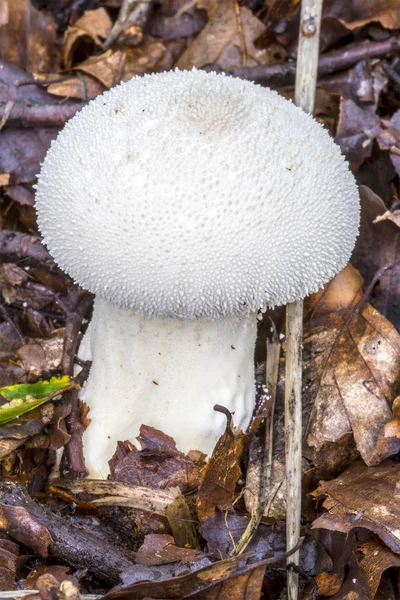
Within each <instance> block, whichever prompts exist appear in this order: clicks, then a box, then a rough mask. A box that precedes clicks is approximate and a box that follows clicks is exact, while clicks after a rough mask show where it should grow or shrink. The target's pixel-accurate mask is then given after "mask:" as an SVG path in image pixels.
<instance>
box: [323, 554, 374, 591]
mask: <svg viewBox="0 0 400 600" xmlns="http://www.w3.org/2000/svg"><path fill="white" fill-rule="evenodd" d="M331 600H372V598H371V594H370V593H369V589H368V583H367V580H366V578H365V575H364V573H363V571H362V569H361V567H360V565H359V563H358V561H357V558H356V556H355V554H353V555H352V557H351V560H350V562H349V565H348V568H347V570H346V578H345V580H344V583H343V586H342V587H341V588H340V590H339V591H338V592H337V593H336V594H335V595H334V596H331Z"/></svg>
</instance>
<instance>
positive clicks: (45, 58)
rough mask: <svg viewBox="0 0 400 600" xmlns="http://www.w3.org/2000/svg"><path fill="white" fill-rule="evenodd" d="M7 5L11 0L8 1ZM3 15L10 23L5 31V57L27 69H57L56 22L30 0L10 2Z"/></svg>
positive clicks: (3, 56) (42, 70)
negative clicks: (37, 8)
mask: <svg viewBox="0 0 400 600" xmlns="http://www.w3.org/2000/svg"><path fill="white" fill-rule="evenodd" d="M6 4H7V1H6ZM1 18H2V20H3V21H4V20H5V19H7V20H6V23H7V25H6V26H5V27H2V30H1V44H2V53H1V57H2V59H3V60H5V61H7V62H10V63H12V64H14V65H18V66H20V67H22V68H23V69H25V70H27V71H30V72H32V71H38V72H44V71H51V70H57V66H58V56H57V52H56V45H55V41H56V24H55V22H54V19H53V18H52V17H50V16H49V15H46V14H45V13H44V12H41V11H38V10H36V8H34V6H32V4H31V3H30V0H12V2H8V14H7V13H6V12H5V10H4V8H3V10H1Z"/></svg>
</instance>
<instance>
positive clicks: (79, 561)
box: [0, 482, 133, 585]
mask: <svg viewBox="0 0 400 600" xmlns="http://www.w3.org/2000/svg"><path fill="white" fill-rule="evenodd" d="M0 502H1V503H3V504H6V505H8V506H21V507H23V508H25V510H27V511H28V513H29V515H30V517H31V518H32V519H33V520H34V521H36V522H37V523H39V524H40V525H44V527H46V528H47V530H48V531H49V533H50V535H51V537H52V539H53V544H52V545H51V546H50V548H49V552H50V554H51V555H52V556H53V557H55V558H57V559H58V560H60V561H63V562H66V563H67V564H69V565H72V566H73V567H75V568H78V569H79V568H81V567H82V565H84V566H85V568H86V569H87V570H88V571H89V572H90V573H91V574H92V575H94V576H95V577H97V578H98V579H100V580H101V581H104V582H106V583H107V584H111V585H113V584H116V583H120V574H121V573H122V572H123V571H126V570H127V569H130V568H132V567H133V563H132V562H131V561H130V560H129V559H128V558H127V557H126V556H125V555H124V554H122V553H121V552H120V551H119V550H118V549H117V548H115V547H114V546H112V545H111V544H109V543H107V542H104V541H103V540H102V539H100V538H98V537H96V536H95V535H92V534H91V533H88V532H86V531H84V530H83V529H79V528H78V527H75V526H74V525H71V524H70V523H69V522H68V521H67V520H66V519H63V518H62V517H58V516H57V515H55V514H53V513H52V512H51V511H50V510H49V509H47V508H45V507H43V506H41V505H40V504H39V503H38V502H36V501H35V500H32V498H31V497H30V496H29V495H28V493H27V492H26V490H25V489H24V488H23V487H22V486H20V485H16V484H14V483H9V482H8V483H7V482H0Z"/></svg>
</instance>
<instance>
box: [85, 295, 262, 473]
mask: <svg viewBox="0 0 400 600" xmlns="http://www.w3.org/2000/svg"><path fill="white" fill-rule="evenodd" d="M256 332H257V319H256V315H255V314H252V315H250V316H247V317H243V316H230V317H223V318H221V319H219V320H213V321H211V320H207V319H204V318H200V319H196V320H194V321H187V320H183V319H160V318H157V317H146V316H143V315H138V314H136V313H135V312H134V311H133V310H126V309H121V308H117V307H115V306H113V305H112V304H110V303H109V302H107V301H105V300H102V299H101V298H98V297H97V298H96V301H95V307H94V313H93V319H92V322H91V324H90V328H89V330H88V333H87V334H86V336H85V338H84V340H83V343H82V344H81V350H80V356H81V357H82V358H86V359H91V360H92V361H93V364H92V368H91V371H90V374H89V378H88V381H87V383H86V385H85V386H84V388H83V391H82V393H81V398H82V400H84V401H85V402H86V403H87V404H88V405H89V407H90V413H89V417H90V418H91V424H90V425H89V427H88V429H87V430H86V432H85V434H84V453H85V458H86V464H87V468H88V470H89V473H90V476H92V477H106V476H107V475H108V472H109V469H108V461H109V459H110V458H111V457H112V455H113V453H114V451H115V449H116V444H117V442H118V441H119V440H122V441H123V440H131V441H133V440H134V438H135V437H136V436H137V435H138V434H139V429H140V426H141V425H142V424H146V425H151V426H152V427H155V428H156V429H160V430H162V431H163V432H164V433H166V434H168V435H170V436H172V437H173V438H174V439H175V442H176V445H177V447H178V449H179V450H182V451H183V452H188V451H189V450H191V449H193V450H195V449H196V450H201V451H202V452H205V453H206V454H210V453H211V451H212V450H213V448H214V445H215V443H216V441H217V439H218V437H219V436H220V435H221V434H222V433H223V431H224V429H225V425H226V418H225V416H224V415H222V414H221V413H218V412H215V411H214V410H213V406H214V404H220V405H222V406H225V407H226V408H227V409H229V410H230V411H231V412H232V413H234V416H233V419H234V423H235V425H236V426H238V427H241V428H246V427H247V425H248V424H249V421H250V418H251V415H252V412H253V407H254V397H255V386H254V347H255V340H256Z"/></svg>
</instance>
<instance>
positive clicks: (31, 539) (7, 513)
mask: <svg viewBox="0 0 400 600" xmlns="http://www.w3.org/2000/svg"><path fill="white" fill-rule="evenodd" d="M0 531H2V532H7V533H8V535H10V536H11V537H12V538H13V539H14V540H17V542H20V543H21V544H25V545H26V546H29V547H30V548H32V549H33V550H34V551H35V552H36V553H37V554H39V555H40V556H43V557H45V558H46V556H47V555H48V553H49V548H50V546H51V545H52V543H53V540H52V537H51V535H50V533H49V531H48V530H47V529H46V527H45V526H44V525H40V524H39V523H37V522H36V521H34V519H32V517H31V516H30V514H29V513H28V511H27V510H26V509H25V508H23V507H21V506H8V505H7V504H0Z"/></svg>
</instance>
